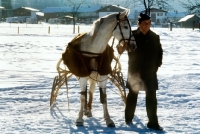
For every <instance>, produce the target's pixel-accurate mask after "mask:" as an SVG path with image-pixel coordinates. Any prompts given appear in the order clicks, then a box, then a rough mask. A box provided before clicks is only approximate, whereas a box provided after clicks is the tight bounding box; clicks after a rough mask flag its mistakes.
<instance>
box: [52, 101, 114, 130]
mask: <svg viewBox="0 0 200 134" xmlns="http://www.w3.org/2000/svg"><path fill="white" fill-rule="evenodd" d="M50 114H51V116H52V117H53V118H54V119H55V120H56V121H57V122H58V124H59V125H60V126H61V127H62V128H63V129H69V130H70V133H80V132H81V133H84V134H90V133H94V134H97V133H107V130H105V131H104V128H103V127H102V124H101V122H100V121H99V119H95V118H94V117H90V118H85V119H84V125H83V126H79V127H77V126H76V125H75V124H76V122H75V120H76V119H74V118H73V119H71V118H69V117H68V116H66V115H64V114H63V113H62V111H61V110H60V109H59V107H58V106H56V105H55V106H54V107H53V109H51V110H50ZM103 122H104V121H103ZM105 127H106V124H105ZM110 129H112V128H110ZM112 133H113V132H112ZM113 134H116V133H115V132H114V133H113Z"/></svg>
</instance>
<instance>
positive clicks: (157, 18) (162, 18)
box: [142, 8, 167, 24]
mask: <svg viewBox="0 0 200 134" xmlns="http://www.w3.org/2000/svg"><path fill="white" fill-rule="evenodd" d="M145 11H146V10H143V11H142V13H144V12H145ZM150 16H151V21H152V22H154V23H155V24H162V23H164V22H166V21H167V11H164V10H162V9H157V8H151V9H150Z"/></svg>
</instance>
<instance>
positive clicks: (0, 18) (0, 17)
mask: <svg viewBox="0 0 200 134" xmlns="http://www.w3.org/2000/svg"><path fill="white" fill-rule="evenodd" d="M1 10H4V7H2V6H0V21H1V20H2V11H1Z"/></svg>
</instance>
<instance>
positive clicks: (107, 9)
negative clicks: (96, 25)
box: [96, 5, 129, 18]
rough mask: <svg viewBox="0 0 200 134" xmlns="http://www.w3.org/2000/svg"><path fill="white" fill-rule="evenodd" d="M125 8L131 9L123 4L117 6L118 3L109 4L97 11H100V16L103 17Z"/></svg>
mask: <svg viewBox="0 0 200 134" xmlns="http://www.w3.org/2000/svg"><path fill="white" fill-rule="evenodd" d="M125 10H129V9H127V8H124V7H121V6H117V5H109V6H105V7H102V8H101V9H99V10H97V11H96V12H97V13H98V17H99V18H101V17H103V16H106V15H108V14H111V13H119V12H123V11H125Z"/></svg>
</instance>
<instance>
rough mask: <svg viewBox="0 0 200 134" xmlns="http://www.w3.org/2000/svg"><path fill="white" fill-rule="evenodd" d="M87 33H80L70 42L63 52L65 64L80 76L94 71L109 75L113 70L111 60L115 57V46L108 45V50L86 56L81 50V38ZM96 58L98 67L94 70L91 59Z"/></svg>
mask: <svg viewBox="0 0 200 134" xmlns="http://www.w3.org/2000/svg"><path fill="white" fill-rule="evenodd" d="M84 35H85V33H83V34H79V35H78V36H76V37H75V38H74V39H73V40H72V41H71V42H70V43H68V46H67V48H66V50H65V52H64V53H63V54H62V59H63V61H64V64H65V65H66V66H67V67H68V69H69V70H70V72H72V73H73V74H74V75H76V76H79V77H85V76H89V75H90V74H91V72H92V71H97V72H98V73H99V74H100V75H107V74H109V73H110V72H111V71H112V68H111V62H112V59H113V56H114V54H113V48H112V47H110V46H109V45H107V47H106V50H105V51H104V52H103V53H101V54H99V55H98V56H95V57H89V56H84V55H83V53H82V52H81V51H80V50H79V48H80V47H79V45H80V41H81V38H82V37H83V36H84ZM91 59H95V60H96V62H97V64H98V68H97V70H93V69H92V67H91V65H90V61H91Z"/></svg>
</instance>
